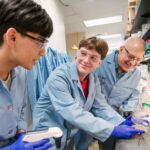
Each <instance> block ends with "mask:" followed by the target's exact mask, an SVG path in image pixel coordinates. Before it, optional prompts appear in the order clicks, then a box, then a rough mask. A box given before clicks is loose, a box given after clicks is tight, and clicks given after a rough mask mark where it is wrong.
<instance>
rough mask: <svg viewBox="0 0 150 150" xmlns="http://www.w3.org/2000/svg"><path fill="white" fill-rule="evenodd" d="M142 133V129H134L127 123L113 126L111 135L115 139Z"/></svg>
mask: <svg viewBox="0 0 150 150" xmlns="http://www.w3.org/2000/svg"><path fill="white" fill-rule="evenodd" d="M142 133H144V131H143V130H139V129H135V128H134V127H131V126H128V125H119V126H116V127H115V128H114V130H113V132H112V134H111V135H112V137H114V138H117V139H128V138H132V137H134V136H135V135H137V134H142Z"/></svg>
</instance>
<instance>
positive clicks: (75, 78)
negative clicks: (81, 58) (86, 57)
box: [70, 62, 86, 100]
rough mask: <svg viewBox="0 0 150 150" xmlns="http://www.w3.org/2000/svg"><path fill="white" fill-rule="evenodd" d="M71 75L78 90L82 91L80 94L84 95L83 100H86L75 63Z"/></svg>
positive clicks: (72, 65) (71, 67) (71, 68)
mask: <svg viewBox="0 0 150 150" xmlns="http://www.w3.org/2000/svg"><path fill="white" fill-rule="evenodd" d="M70 75H71V78H72V80H73V82H74V83H76V85H77V87H78V90H79V91H80V93H82V96H83V99H84V100H86V98H85V96H84V93H83V90H82V87H81V84H80V80H79V76H78V71H77V65H76V63H75V62H74V63H72V64H71V66H70Z"/></svg>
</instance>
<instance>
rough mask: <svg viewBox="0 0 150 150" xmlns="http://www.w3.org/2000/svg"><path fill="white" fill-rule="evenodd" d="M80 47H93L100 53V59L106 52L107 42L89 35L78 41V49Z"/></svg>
mask: <svg viewBox="0 0 150 150" xmlns="http://www.w3.org/2000/svg"><path fill="white" fill-rule="evenodd" d="M81 47H86V48H87V49H95V50H96V51H97V52H98V53H99V54H100V55H101V58H102V59H104V58H105V56H106V54H107V52H108V44H107V42H106V41H105V40H103V39H100V38H97V37H90V38H88V39H84V40H81V41H80V43H79V49H80V48H81Z"/></svg>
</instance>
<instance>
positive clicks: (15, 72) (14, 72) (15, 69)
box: [11, 67, 21, 80]
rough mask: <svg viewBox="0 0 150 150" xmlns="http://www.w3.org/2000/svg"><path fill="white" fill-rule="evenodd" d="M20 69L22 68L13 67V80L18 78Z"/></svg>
mask: <svg viewBox="0 0 150 150" xmlns="http://www.w3.org/2000/svg"><path fill="white" fill-rule="evenodd" d="M20 69H21V68H20V67H16V68H14V69H12V71H11V78H12V80H13V79H14V78H16V76H17V75H18V74H19V71H20Z"/></svg>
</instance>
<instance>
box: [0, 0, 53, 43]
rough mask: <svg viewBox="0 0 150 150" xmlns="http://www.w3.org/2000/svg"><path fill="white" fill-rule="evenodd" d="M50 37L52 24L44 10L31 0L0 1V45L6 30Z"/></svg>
mask: <svg viewBox="0 0 150 150" xmlns="http://www.w3.org/2000/svg"><path fill="white" fill-rule="evenodd" d="M10 27H13V28H15V29H16V30H17V31H18V32H20V33H22V34H23V33H26V32H33V33H37V34H39V35H41V36H42V37H50V35H51V34H52V32H53V23H52V20H51V18H50V16H49V15H48V14H47V13H46V11H45V10H44V9H42V8H41V6H40V5H39V4H37V3H35V2H34V1H32V0H0V44H2V42H3V35H4V33H5V32H6V31H7V29H8V28H10Z"/></svg>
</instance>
